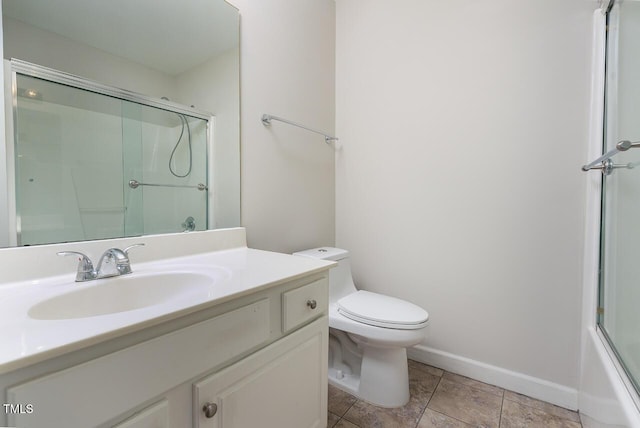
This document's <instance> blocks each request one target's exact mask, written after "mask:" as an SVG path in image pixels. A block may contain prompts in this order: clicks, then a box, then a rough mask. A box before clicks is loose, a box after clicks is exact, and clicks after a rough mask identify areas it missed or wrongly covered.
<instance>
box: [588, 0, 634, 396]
mask: <svg viewBox="0 0 640 428" xmlns="http://www.w3.org/2000/svg"><path fill="white" fill-rule="evenodd" d="M606 68H607V73H606V105H605V111H606V118H605V127H606V129H605V142H604V143H605V144H604V145H605V147H604V150H605V151H607V150H611V149H613V148H614V147H615V145H616V143H617V142H618V141H620V140H630V141H633V142H635V141H639V140H640V119H639V118H638V116H637V112H638V111H640V78H639V77H638V76H640V2H620V1H616V2H615V4H614V5H613V7H612V9H611V11H610V12H609V14H608V33H607V66H606ZM612 160H613V161H614V162H615V164H616V165H618V166H620V167H619V168H617V169H614V170H613V172H612V174H610V175H604V176H603V177H604V179H603V193H602V232H601V236H602V240H601V251H600V302H599V308H598V314H599V316H598V323H599V326H600V329H601V331H603V333H604V335H605V337H606V338H607V340H608V342H609V344H610V345H611V348H612V349H613V350H614V352H615V353H616V355H617V356H618V359H619V362H620V364H621V366H622V367H623V369H624V370H625V371H626V373H627V375H628V377H629V380H630V383H631V384H632V385H633V386H634V387H635V389H636V391H640V310H638V308H640V263H638V255H639V254H640V227H638V219H639V218H640V149H637V148H632V149H630V150H628V151H625V152H620V153H618V154H616V155H615V156H614V157H613V159H612Z"/></svg>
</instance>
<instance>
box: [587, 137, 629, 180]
mask: <svg viewBox="0 0 640 428" xmlns="http://www.w3.org/2000/svg"><path fill="white" fill-rule="evenodd" d="M637 147H640V141H635V142H631V141H628V140H622V141H619V142H618V144H616V147H615V149H611V150H609V151H608V152H607V153H605V154H603V155H602V156H600V157H599V158H598V159H596V160H594V161H593V162H591V163H588V164H586V165H583V166H582V170H583V171H589V170H592V169H599V170H602V173H603V174H605V175H609V174H611V171H613V170H614V169H615V168H627V169H631V168H633V167H634V165H633V164H630V163H629V164H624V165H614V164H613V162H611V157H613V156H614V155H616V154H618V153H619V152H626V151H627V150H629V149H634V148H637Z"/></svg>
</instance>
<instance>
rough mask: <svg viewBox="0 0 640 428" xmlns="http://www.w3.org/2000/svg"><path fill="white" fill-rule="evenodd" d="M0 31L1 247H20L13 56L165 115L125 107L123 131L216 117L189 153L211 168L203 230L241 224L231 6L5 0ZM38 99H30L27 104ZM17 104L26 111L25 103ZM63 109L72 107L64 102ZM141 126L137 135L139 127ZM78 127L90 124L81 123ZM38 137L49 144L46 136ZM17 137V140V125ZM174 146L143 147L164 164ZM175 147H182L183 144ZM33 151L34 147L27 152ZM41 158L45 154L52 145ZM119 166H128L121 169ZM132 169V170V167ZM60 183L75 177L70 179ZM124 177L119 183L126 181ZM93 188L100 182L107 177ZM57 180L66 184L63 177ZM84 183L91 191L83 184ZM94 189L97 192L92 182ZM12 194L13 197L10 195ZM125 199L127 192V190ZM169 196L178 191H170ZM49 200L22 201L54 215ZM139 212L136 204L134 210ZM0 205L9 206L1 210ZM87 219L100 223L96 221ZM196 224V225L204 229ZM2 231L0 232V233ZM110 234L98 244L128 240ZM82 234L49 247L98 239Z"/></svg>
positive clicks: (186, 1) (170, 141) (186, 0)
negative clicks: (3, 116) (0, 104)
mask: <svg viewBox="0 0 640 428" xmlns="http://www.w3.org/2000/svg"><path fill="white" fill-rule="evenodd" d="M2 25H3V37H4V44H3V49H4V53H3V57H4V59H5V91H4V92H5V110H6V112H7V116H8V117H9V121H8V122H7V123H6V124H7V127H6V128H7V134H8V136H9V137H10V138H7V147H6V149H5V150H0V155H3V154H5V156H6V159H2V161H6V162H7V168H6V170H7V173H6V174H7V176H6V177H5V179H4V181H6V182H7V183H8V191H5V189H4V187H5V186H1V184H2V181H3V180H2V177H0V228H3V229H6V230H0V246H8V245H11V244H14V245H15V244H16V243H19V240H18V241H16V240H15V238H13V239H12V236H16V235H18V236H19V234H20V233H19V232H20V217H19V215H18V216H16V204H15V201H16V199H18V200H19V199H20V197H21V196H20V194H19V192H20V189H19V188H17V186H14V183H15V181H16V176H14V170H15V163H14V158H13V156H14V155H15V156H16V157H17V156H18V155H19V154H18V153H17V152H18V151H17V150H14V146H13V145H14V141H13V134H12V132H13V131H11V132H9V131H10V130H12V127H13V123H15V117H14V115H17V109H15V106H14V105H12V103H13V100H12V99H11V98H10V97H11V86H7V80H8V79H9V80H10V79H12V74H11V73H9V72H8V65H7V63H8V60H9V59H11V58H16V59H18V60H21V61H26V62H28V63H33V64H37V65H39V66H43V67H47V68H49V69H53V70H56V71H59V72H62V74H64V73H68V74H71V75H73V76H78V77H80V78H82V79H86V80H88V81H92V82H96V83H97V84H99V85H105V86H106V87H112V88H116V89H121V90H123V92H132V93H135V94H139V95H140V96H141V97H142V98H143V99H145V100H149V101H150V105H151V106H152V107H153V108H154V110H158V111H159V112H160V113H162V111H163V110H164V117H163V118H162V119H158V118H159V117H160V116H159V114H160V113H157V114H156V113H153V112H149V111H147V112H143V113H141V112H140V111H138V110H139V109H138V110H136V109H137V108H138V107H139V106H127V107H126V109H125V110H127V111H129V112H128V113H127V114H124V115H123V117H126V120H127V121H128V122H126V123H129V127H130V123H131V118H132V117H133V116H132V115H137V116H136V117H137V118H138V119H139V118H140V117H154V118H156V119H148V120H147V122H149V121H151V122H154V126H156V125H157V126H159V125H158V124H159V123H161V122H162V123H166V124H167V125H166V126H165V125H163V126H165V127H166V128H167V129H169V128H171V131H172V132H174V133H176V132H177V133H178V134H179V130H180V129H181V128H184V125H183V124H184V123H187V124H192V125H193V126H194V127H197V126H199V125H197V124H195V123H192V122H193V120H194V119H193V118H192V117H190V116H189V111H199V112H207V114H209V115H210V116H212V117H213V120H212V123H213V124H212V126H211V129H210V130H209V132H210V134H211V138H210V139H209V140H208V141H209V143H208V145H207V147H206V150H202V149H199V151H198V150H196V151H194V152H193V154H194V156H196V157H197V158H198V160H199V161H200V160H202V159H201V158H202V157H207V159H208V160H209V166H208V167H206V168H207V171H206V174H205V175H206V176H207V178H208V179H207V184H208V188H207V192H206V193H207V196H206V197H207V198H208V201H207V203H208V207H209V213H208V215H207V217H208V225H207V228H209V229H215V228H223V227H235V226H239V225H240V141H239V104H240V102H239V14H238V11H237V9H236V8H234V7H233V6H231V5H230V4H228V3H227V2H226V1H224V0H182V1H180V2H176V1H170V0H136V1H135V2H131V1H127V0H116V1H108V2H105V1H102V0H56V1H55V2H43V1H41V0H3V1H2ZM9 83H10V82H9ZM44 86H46V85H44ZM59 86H60V85H59ZM7 89H9V90H7ZM54 91H59V89H54ZM23 92H24V90H23ZM18 96H20V94H18ZM77 98H78V97H75V99H77ZM37 101H38V100H37V97H36V99H35V101H34V102H37ZM40 101H42V100H40ZM99 103H102V101H100V102H99ZM24 105H27V106H28V105H29V103H28V102H27V103H24ZM65 108H67V109H69V103H68V102H67V103H66V104H65ZM140 108H142V109H143V110H144V109H149V108H151V107H148V106H144V105H143V106H142V107H140ZM132 109H133V110H132ZM131 111H133V113H132V112H131ZM173 112H181V113H180V114H176V113H173ZM184 112H186V116H184V114H185V113H184ZM38 113H39V116H36V115H32V116H33V117H34V120H35V121H37V120H38V119H37V118H39V117H43V116H42V112H41V111H38ZM167 114H168V116H167ZM181 116H184V118H181ZM187 117H189V120H187ZM183 119H184V120H183ZM147 122H144V124H143V125H141V127H144V126H146V123H147ZM151 122H149V123H151ZM123 123H125V122H123ZM136 123H137V122H136ZM84 126H85V127H86V126H89V125H87V124H86V123H85V125H84ZM122 126H125V125H122ZM201 128H202V126H201ZM158 129H160V128H158ZM194 129H195V128H194ZM176 130H178V131H176ZM158 132H159V131H158ZM123 133H124V132H123ZM32 134H34V133H33V132H32ZM35 134H37V135H40V136H42V138H48V137H47V135H48V132H47V131H46V130H43V131H39V132H37V133H35ZM16 135H21V134H20V125H19V124H18V132H17V133H16ZM176 139H177V137H170V138H164V140H166V141H165V143H164V146H160V145H159V144H160V143H157V144H156V143H149V142H147V143H143V144H142V145H144V144H146V146H148V151H149V153H150V155H149V157H151V156H152V155H157V153H160V152H162V153H163V154H162V156H164V151H168V152H169V153H170V152H171V149H172V147H173V145H174V144H175V143H176ZM16 140H19V138H16ZM158 140H162V139H160V138H159V139H158ZM178 141H179V139H178ZM154 144H156V145H154ZM205 144H206V143H205ZM9 145H11V146H9ZM146 146H145V147H146ZM181 146H186V144H184V143H182V144H181ZM30 150H37V149H36V148H34V147H31V148H30ZM48 150H51V147H49V148H48ZM121 151H122V152H131V149H130V148H127V146H123V147H122V149H121ZM134 151H136V149H134ZM5 152H6V153H5ZM87 153H90V151H87ZM137 153H138V156H139V157H144V153H143V152H140V150H137ZM140 153H143V154H142V155H140ZM205 153H208V154H205ZM42 155H43V156H48V155H46V154H42ZM167 156H169V154H167ZM181 156H182V157H184V155H180V154H179V153H177V156H176V158H178V160H177V161H176V162H179V160H180V158H181ZM165 157H166V156H165ZM129 159H135V156H129ZM207 159H205V160H204V161H205V162H206V160H207ZM75 162H76V163H81V162H82V159H75ZM126 162H127V161H126V160H125V161H124V163H126ZM169 162H171V160H170V161H169ZM184 167H185V164H184V163H182V164H179V163H178V164H176V169H180V168H184ZM58 169H60V168H58ZM130 169H131V170H134V169H135V165H134V166H132V167H131V168H130ZM16 175H17V173H16ZM67 175H69V176H72V175H73V173H71V172H70V173H68V174H67ZM98 176H99V174H96V176H95V177H93V180H94V181H96V180H98V178H97V177H98ZM125 178H126V179H125V183H126V182H128V179H129V178H130V177H125ZM134 178H135V177H134ZM99 180H101V181H104V180H106V178H104V174H103V175H102V176H100V177H99ZM120 180H123V178H122V177H121V178H120ZM77 181H83V180H77ZM60 182H61V183H62V182H64V180H62V179H60ZM84 184H85V186H86V187H88V186H87V182H85V183H84ZM95 187H98V184H96V186H95ZM125 187H126V186H125ZM13 189H16V190H15V191H13V192H12V190H13ZM141 190H142V191H143V192H147V193H145V195H147V194H148V195H151V194H152V193H151V192H152V191H156V192H157V189H151V188H150V187H149V188H148V189H146V188H145V189H143V188H138V189H137V190H136V192H137V191H141ZM16 191H17V192H18V194H16ZM127 191H129V190H128V189H127ZM3 192H4V194H3ZM131 192H132V194H133V192H134V191H131ZM173 192H174V193H180V191H178V190H175V189H174V190H173ZM183 193H184V192H183ZM36 194H37V193H36ZM49 196H50V195H49ZM149 198H150V197H149ZM149 198H147V199H149ZM25 199H26V198H25ZM55 199H56V198H53V197H34V196H33V195H31V196H29V201H30V204H40V205H38V206H37V208H36V211H37V212H40V213H47V212H50V211H54V209H53V207H50V206H47V205H46V204H47V203H48V204H51V203H52V201H53V200H55ZM155 199H156V201H161V200H162V199H163V198H162V197H160V198H158V197H156V198H155ZM3 200H4V204H3V202H2V201H3ZM171 201H172V202H168V204H170V205H172V206H165V207H158V208H156V209H157V210H163V211H164V210H168V209H173V206H175V205H177V204H179V202H176V201H180V198H177V199H175V198H174V199H171ZM140 204H142V202H139V205H140ZM3 205H4V206H5V207H6V208H5V209H4V210H3V209H2V208H3ZM125 210H126V207H125ZM158 212H159V211H158ZM12 216H13V218H12ZM2 217H5V218H2ZM16 217H17V221H16ZM41 218H44V217H43V216H41ZM123 218H124V217H123ZM64 221H67V222H72V221H74V220H69V219H64ZM92 221H93V222H94V223H99V224H102V223H103V222H102V220H101V219H100V218H99V217H96V218H95V219H93V220H92ZM182 221H184V223H183V226H184V225H186V226H185V229H184V230H191V229H192V228H193V224H192V223H190V221H189V216H187V217H186V218H184V219H182ZM198 224H200V225H202V223H201V222H200V223H198ZM4 225H7V226H6V227H3V226H4ZM12 225H13V226H12ZM137 226H138V227H134V228H133V230H137V232H132V233H133V234H149V233H153V234H155V233H159V232H158V230H160V231H162V228H160V229H155V230H154V229H153V228H151V229H149V228H147V227H145V226H146V225H144V226H143V225H140V224H138V225H137ZM111 229H113V230H114V231H113V232H109V233H112V234H114V235H118V236H111V235H109V236H104V235H101V236H100V238H104V237H119V236H125V235H126V236H131V234H130V233H126V234H124V235H123V234H121V233H120V232H117V231H116V230H117V229H118V228H111ZM195 230H201V227H197V225H196V229H195ZM167 231H169V230H167ZM174 231H179V230H174ZM76 232H77V231H76ZM79 236H82V235H78V233H75V234H73V235H71V236H69V237H67V238H60V237H58V238H55V239H53V241H55V242H61V241H75V240H84V239H97V238H96V237H91V236H88V235H85V236H84V237H81V238H79ZM40 243H46V242H40Z"/></svg>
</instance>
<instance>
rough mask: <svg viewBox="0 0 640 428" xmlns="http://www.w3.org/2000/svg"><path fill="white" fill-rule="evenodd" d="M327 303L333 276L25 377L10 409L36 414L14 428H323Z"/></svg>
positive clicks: (13, 391) (259, 295) (17, 419)
mask: <svg viewBox="0 0 640 428" xmlns="http://www.w3.org/2000/svg"><path fill="white" fill-rule="evenodd" d="M327 297H328V276H327V273H326V271H325V272H323V273H321V274H314V275H311V276H309V277H303V278H299V279H296V280H293V281H289V282H285V283H283V284H280V285H275V286H273V287H271V288H267V289H263V290H261V291H258V292H256V293H252V294H250V295H246V296H243V297H241V298H238V299H235V300H232V301H229V302H225V303H222V304H220V305H218V306H216V307H214V308H208V309H207V310H208V311H211V313H212V314H215V315H213V316H211V317H208V318H206V319H204V320H202V316H203V315H202V313H200V314H198V313H195V314H192V315H191V316H190V317H191V318H193V320H198V321H197V322H192V323H189V322H188V320H185V319H183V320H181V322H182V324H185V323H186V324H188V325H186V326H183V327H180V328H178V329H176V330H174V331H171V332H169V333H163V334H160V335H157V336H155V337H151V338H148V339H147V340H144V341H142V342H139V343H135V344H133V345H131V346H126V347H121V349H118V350H116V351H114V352H110V353H107V354H105V355H101V356H98V357H92V358H91V359H88V360H86V361H84V362H82V363H80V364H74V365H72V366H69V367H66V368H64V369H58V370H53V371H52V370H49V371H48V370H47V367H48V366H47V363H46V362H45V363H39V364H36V365H35V366H34V367H31V368H29V367H28V368H25V369H22V370H21V371H20V373H19V374H17V375H14V376H13V378H15V379H20V380H19V381H16V382H13V383H12V384H9V385H4V386H3V388H4V389H5V394H6V400H7V401H6V402H7V403H16V404H25V405H26V404H31V405H32V408H33V412H31V413H14V414H11V413H10V414H8V415H7V420H6V423H7V425H8V426H19V427H21V428H45V427H46V428H49V427H53V426H56V427H58V426H59V427H65V428H74V427H78V428H80V427H82V428H86V427H97V428H103V427H104V428H106V427H117V428H174V427H190V426H193V427H202V428H212V427H216V428H242V427H246V428H253V427H261V428H270V427H273V428H276V427H277V428H281V427H285V428H286V427H292V428H293V427H295V428H306V427H322V426H325V424H326V415H327V382H326V379H327V355H328V351H327V347H328V319H327V310H328V303H327ZM187 318H188V317H187ZM171 322H172V321H167V323H171ZM174 322H175V321H174ZM165 328H166V326H165ZM129 341H131V340H130V339H129ZM78 353H82V351H76V359H77V356H78V355H77V354H78ZM43 367H44V368H43ZM0 379H1V377H0ZM5 379H6V376H5ZM205 406H208V407H207V408H205ZM203 408H205V410H207V412H206V413H207V414H205V411H203Z"/></svg>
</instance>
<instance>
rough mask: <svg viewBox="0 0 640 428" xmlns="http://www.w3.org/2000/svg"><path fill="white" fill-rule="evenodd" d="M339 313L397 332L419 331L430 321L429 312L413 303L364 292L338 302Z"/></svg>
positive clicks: (350, 295) (353, 294) (360, 291)
mask: <svg viewBox="0 0 640 428" xmlns="http://www.w3.org/2000/svg"><path fill="white" fill-rule="evenodd" d="M338 312H339V313H340V314H341V315H343V316H345V317H347V318H349V319H352V320H354V321H357V322H360V323H363V324H368V325H372V326H376V327H384V328H392V329H397V330H417V329H420V328H423V327H424V326H425V325H426V323H427V321H428V320H429V314H428V313H427V311H425V310H424V309H422V308H421V307H419V306H417V305H414V304H413V303H409V302H407V301H405V300H401V299H396V298H395V297H391V296H385V295H383V294H377V293H372V292H369V291H364V290H359V291H356V292H355V293H352V294H349V295H348V296H345V297H343V298H342V299H340V300H338Z"/></svg>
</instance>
